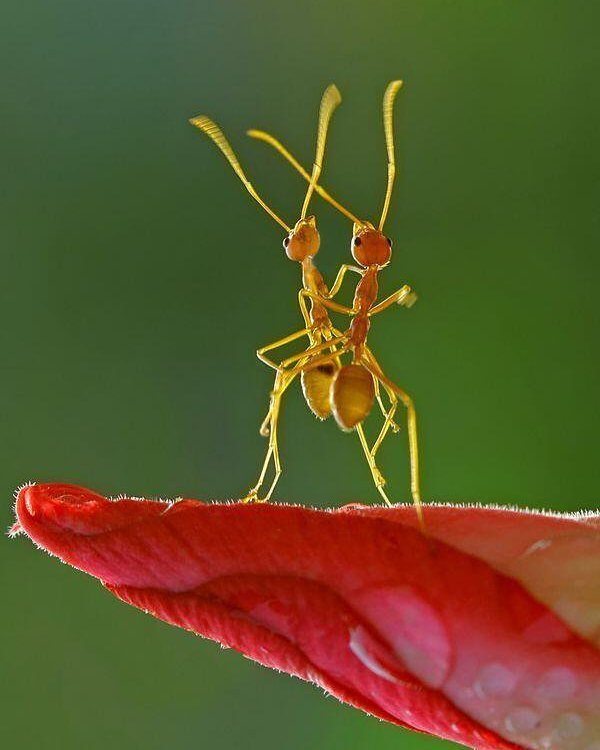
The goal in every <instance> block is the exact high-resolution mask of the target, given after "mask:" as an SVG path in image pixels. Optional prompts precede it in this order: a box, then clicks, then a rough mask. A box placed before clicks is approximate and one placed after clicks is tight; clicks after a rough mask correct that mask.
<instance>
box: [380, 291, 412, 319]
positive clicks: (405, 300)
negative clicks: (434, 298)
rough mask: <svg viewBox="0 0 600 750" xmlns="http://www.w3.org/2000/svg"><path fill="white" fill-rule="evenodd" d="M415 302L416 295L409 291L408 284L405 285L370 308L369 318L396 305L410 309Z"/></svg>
mask: <svg viewBox="0 0 600 750" xmlns="http://www.w3.org/2000/svg"><path fill="white" fill-rule="evenodd" d="M416 301H417V293H416V292H415V291H413V289H411V287H409V286H408V284H405V285H404V286H403V287H401V288H400V289H397V290H396V291H395V292H394V293H393V294H390V296H389V297H386V298H385V299H384V300H383V301H382V302H380V303H379V304H378V305H375V306H374V307H372V308H371V309H370V310H369V317H371V315H377V313H380V312H382V311H383V310H385V309H386V308H387V307H389V306H390V305H393V304H397V305H402V306H404V307H412V306H413V305H414V304H415V302H416Z"/></svg>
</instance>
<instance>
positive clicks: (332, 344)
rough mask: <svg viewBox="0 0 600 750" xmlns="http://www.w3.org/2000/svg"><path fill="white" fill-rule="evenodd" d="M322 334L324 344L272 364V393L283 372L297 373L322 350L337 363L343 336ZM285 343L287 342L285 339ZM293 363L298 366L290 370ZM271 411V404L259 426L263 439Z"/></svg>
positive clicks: (266, 432)
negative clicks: (274, 370) (273, 371)
mask: <svg viewBox="0 0 600 750" xmlns="http://www.w3.org/2000/svg"><path fill="white" fill-rule="evenodd" d="M322 333H323V337H324V338H325V342H323V343H319V344H315V345H314V346H310V347H308V348H307V349H305V350H304V351H303V352H300V353H299V354H295V355H293V356H292V357H288V358H287V359H284V360H282V361H281V362H280V363H279V364H275V363H274V362H273V363H272V366H274V367H275V369H276V370H277V373H278V374H277V375H276V376H275V386H274V389H273V392H276V391H277V384H278V377H279V376H280V375H281V374H282V373H283V372H288V373H289V372H294V373H295V372H296V370H297V371H298V372H299V371H300V370H301V369H302V368H303V367H304V365H305V363H306V362H307V361H309V360H310V359H311V357H314V355H316V354H317V353H319V352H321V351H323V350H326V349H330V350H331V353H332V354H335V355H336V356H335V359H336V361H339V355H338V354H337V352H338V348H337V346H338V344H339V343H341V342H342V341H344V342H345V341H346V337H345V335H344V334H340V335H339V336H338V337H336V338H332V337H331V333H330V332H329V331H327V330H324V331H323V332H322ZM292 336H296V334H292ZM296 337H297V336H296ZM289 338H290V337H288V339H289ZM285 341H286V342H287V339H286V340H285ZM265 348H266V347H265ZM261 351H262V350H261ZM329 358H330V357H329V356H328V357H326V358H325V359H329ZM261 359H262V357H261ZM298 360H299V363H298ZM263 361H264V360H263ZM321 361H325V360H324V359H320V360H319V362H321ZM294 362H297V363H298V364H296V365H295V366H294V367H293V368H292V369H290V368H289V365H292V364H293V363H294ZM298 368H299V369H298ZM271 410H272V403H271V406H270V407H269V411H268V412H267V415H266V417H265V418H264V420H263V422H262V424H261V426H260V430H259V432H260V434H261V435H262V436H263V437H266V436H267V435H268V434H269V422H270V419H271Z"/></svg>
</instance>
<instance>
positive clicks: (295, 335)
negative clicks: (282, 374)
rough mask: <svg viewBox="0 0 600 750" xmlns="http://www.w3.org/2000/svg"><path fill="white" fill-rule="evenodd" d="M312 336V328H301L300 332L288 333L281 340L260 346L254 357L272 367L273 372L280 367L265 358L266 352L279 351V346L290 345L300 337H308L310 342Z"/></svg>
mask: <svg viewBox="0 0 600 750" xmlns="http://www.w3.org/2000/svg"><path fill="white" fill-rule="evenodd" d="M312 334H313V330H312V328H310V327H307V328H302V329H301V330H300V331H296V332H295V333H290V335H289V336H284V337H283V338H282V339H277V341H272V342H271V343H270V344H266V345H265V346H261V348H260V349H257V350H256V356H257V357H258V358H259V359H260V361H261V362H264V363H265V364H266V365H269V367H272V368H273V369H274V370H279V369H280V366H279V365H278V364H277V363H276V362H273V361H272V360H271V359H269V358H268V357H265V354H266V352H270V351H272V350H273V349H279V347H280V346H285V345H286V344H290V343H291V342H292V341H295V340H296V339H299V338H302V336H308V338H309V340H312Z"/></svg>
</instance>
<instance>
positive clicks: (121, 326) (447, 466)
mask: <svg viewBox="0 0 600 750" xmlns="http://www.w3.org/2000/svg"><path fill="white" fill-rule="evenodd" d="M599 21H600V10H599V6H598V5H597V4H595V3H588V2H583V1H579V0H578V1H574V0H559V1H557V0H555V1H554V2H548V0H540V1H538V2H531V1H527V0H525V1H524V2H507V1H506V0H487V1H486V2H477V1H476V0H472V1H470V2H467V1H465V0H457V1H455V2H452V3H449V2H447V1H446V0H437V1H435V0H421V1H420V2H416V1H413V2H406V1H405V0H403V1H396V2H369V3H366V2H362V3H361V2H357V1H356V0H347V1H346V2H337V1H335V0H318V1H317V2H310V3H292V2H272V1H271V2H250V3H249V2H221V3H206V2H198V1H197V0H196V1H194V0H170V2H167V0H162V1H161V2H156V1H152V0H150V1H148V0H146V2H139V1H135V0H118V1H116V0H103V2H90V1H89V0H70V1H69V0H54V2H42V1H41V0H5V2H4V3H3V7H2V22H1V24H0V58H1V61H2V65H1V69H2V72H3V78H4V80H3V83H2V104H3V106H2V117H1V118H0V131H1V136H2V137H1V142H2V145H3V156H2V183H3V185H2V188H3V189H2V200H1V202H0V212H1V221H0V227H1V232H2V244H1V253H2V256H1V257H2V261H1V266H0V278H1V279H2V293H1V294H0V313H1V319H2V325H1V327H0V342H1V350H2V353H3V364H2V369H1V373H2V375H1V377H2V401H1V405H0V410H1V411H0V413H1V414H2V420H1V430H0V441H1V443H0V449H1V455H2V474H1V482H2V492H3V497H4V503H3V511H2V520H3V523H4V525H5V526H8V525H9V524H10V523H11V519H12V500H11V495H12V492H13V490H14V488H15V487H16V486H17V485H19V484H20V483H22V482H24V481H26V480H44V481H53V480H57V481H67V482H75V483H79V484H82V485H85V486H89V487H92V488H95V489H97V490H100V491H102V492H105V493H107V494H117V493H119V492H126V493H132V494H136V495H147V496H152V497H154V496H167V497H173V496H178V495H183V496H191V497H199V498H207V499H215V498H218V499H227V498H232V497H238V496H239V495H240V493H242V492H245V491H246V490H247V489H248V487H249V486H250V485H251V484H252V483H253V482H254V479H255V476H256V472H257V470H258V468H259V462H260V461H261V459H262V456H263V451H264V441H263V439H262V438H260V437H259V435H258V432H257V428H258V424H259V422H260V419H261V418H262V416H263V414H264V412H265V409H266V405H267V394H268V390H269V388H270V385H271V382H272V376H271V373H270V372H269V371H268V370H267V369H266V368H265V367H264V366H263V365H261V364H260V363H259V362H258V361H257V360H256V358H255V356H254V350H255V349H256V347H257V346H258V345H260V344H263V343H265V342H267V341H270V340H272V339H273V338H276V337H279V336H282V335H285V334H286V333H288V332H290V331H293V330H296V329H297V328H298V327H299V324H300V321H299V316H298V312H297V309H296V290H297V288H298V286H299V268H298V267H297V266H296V265H295V264H293V263H290V262H289V261H288V260H287V259H286V258H285V256H284V254H283V250H282V248H281V240H282V233H281V231H280V230H279V228H278V227H277V226H276V225H275V224H274V223H272V222H271V221H270V219H269V218H268V217H267V216H265V215H264V214H263V213H262V212H261V211H260V210H259V209H258V208H257V207H256V206H255V205H254V204H253V203H252V202H251V200H250V199H249V197H248V196H247V194H245V192H244V191H243V189H242V187H241V185H240V184H239V183H238V182H237V180H236V178H235V177H234V175H233V173H232V172H231V171H230V169H229V167H228V166H227V165H226V163H225V161H224V160H223V158H222V156H221V155H220V154H219V153H218V152H217V150H216V149H215V148H214V146H213V145H212V144H210V143H209V141H208V140H207V139H206V138H204V137H203V136H201V135H200V134H199V133H198V132H196V131H194V130H193V129H192V128H191V127H190V126H189V125H188V124H187V118H188V117H189V116H190V115H194V114H198V113H201V112H206V113H209V114H211V115H212V116H213V117H215V119H217V120H218V121H219V122H220V123H221V124H222V126H223V128H224V129H225V131H226V133H227V134H228V135H229V136H230V139H231V141H232V143H233V145H234V147H235V148H236V150H237V151H238V153H239V155H240V158H241V160H242V162H243V163H244V165H245V166H246V168H247V171H248V172H249V174H250V175H251V177H252V179H253V180H254V181H255V183H256V185H257V186H258V187H259V189H261V190H262V191H263V192H264V194H265V196H266V197H267V198H268V199H269V200H270V202H271V203H272V204H273V207H274V208H275V209H276V210H278V211H279V212H280V213H281V214H282V215H283V216H284V217H285V218H286V219H287V220H288V222H291V221H293V220H294V218H295V217H296V216H297V214H298V211H299V207H300V202H301V200H302V196H303V193H304V185H303V183H302V182H301V180H300V179H299V178H297V176H296V175H295V174H293V173H292V172H291V171H290V169H289V168H288V167H287V166H286V165H285V164H283V163H281V162H280V161H279V160H278V159H277V158H276V157H275V156H274V155H273V154H272V153H270V152H269V151H268V150H267V148H266V147H265V146H263V145H262V144H255V143H252V142H250V141H249V140H248V139H246V138H245V136H244V130H245V128H247V127H249V126H256V127H264V128H268V129H271V130H272V131H273V132H275V133H276V134H278V135H280V137H281V138H282V139H283V140H284V141H285V142H286V143H287V144H288V145H289V146H290V148H291V149H292V151H294V152H295V153H296V154H297V155H298V156H299V157H300V158H301V159H302V160H303V161H304V162H305V163H310V160H311V154H312V150H313V144H314V137H315V123H316V112H317V107H318V102H319V98H320V96H321V93H322V91H323V89H324V87H325V85H326V84H328V83H329V82H331V81H335V82H336V83H337V84H338V86H339V87H340V89H341V91H342V94H343V95H344V97H345V101H344V103H343V105H342V107H341V108H340V110H339V111H338V112H337V113H336V115H335V117H334V120H333V123H332V129H331V138H330V142H329V149H328V153H327V159H326V166H325V172H324V177H323V184H325V185H327V186H330V187H331V188H332V190H334V191H335V194H336V195H338V196H339V197H340V198H341V199H342V200H344V201H346V202H347V203H348V204H349V206H350V207H351V208H353V210H354V211H356V212H357V213H359V214H360V215H362V216H366V217H373V216H374V215H375V214H376V212H377V210H378V209H379V208H380V205H381V200H382V197H383V191H384V183H385V172H386V166H385V150H384V145H383V135H382V128H381V122H380V101H381V96H382V93H383V90H384V87H385V85H386V83H387V82H388V81H389V80H390V79H391V78H395V77H402V78H404V80H405V81H406V87H405V89H404V91H403V92H402V93H401V95H400V97H399V99H398V106H397V117H396V132H397V134H398V152H399V159H400V163H401V178H400V180H399V184H398V189H397V190H396V192H395V194H394V200H393V205H392V211H391V214H390V220H389V222H388V227H387V231H388V232H389V234H390V235H391V236H392V237H393V238H394V239H395V253H394V257H393V262H392V265H391V266H390V268H389V269H387V270H386V271H385V273H384V275H383V276H382V286H383V289H382V292H383V293H386V292H389V291H392V290H393V289H395V288H397V287H398V286H400V285H401V284H402V283H404V282H409V283H411V284H412V285H414V287H415V288H416V289H417V290H418V292H419V294H420V299H419V302H418V304H417V305H416V306H415V307H414V308H412V309H411V310H410V311H405V310H403V309H398V308H392V309H390V310H389V311H388V312H386V313H385V314H384V315H381V316H380V317H379V318H378V319H377V321H376V324H375V325H374V326H373V329H372V334H371V338H370V341H371V343H372V346H373V348H374V350H375V352H376V353H377V355H378V356H379V357H380V359H381V361H382V363H383V364H384V365H385V366H386V368H387V369H388V371H389V373H390V375H391V376H392V377H394V378H395V379H397V381H398V382H399V383H401V384H402V385H403V386H404V387H405V388H406V389H407V390H408V391H409V392H410V393H411V394H412V395H413V396H414V398H415V401H416V404H417V407H418V412H419V416H420V424H421V436H422V441H423V451H422V459H423V484H424V494H425V497H426V498H429V499H436V500H452V501H460V500H467V501H468V500H480V501H483V502H492V501H498V502H513V503H517V504H519V505H521V506H543V507H546V508H552V509H555V510H574V509H577V508H581V507H588V508H589V507H595V506H596V504H597V499H598V484H599V479H600V470H599V463H598V459H597V452H598V446H599V440H598V434H597V429H598V423H599V415H600V409H599V407H600V391H599V389H598V387H597V386H598V369H599V357H598V345H597V336H598V323H599V313H598V300H597V290H598V282H599V263H598V239H599V220H598V198H599V177H600V169H599V168H600V164H599V155H600V148H599V143H598V132H599V130H598V125H599V122H598V121H599V114H600V102H599V95H598V78H597V73H598V64H599V57H600V55H599V48H598V23H599ZM314 207H315V209H316V210H317V213H318V217H319V222H320V227H321V231H322V235H323V237H324V242H323V247H322V251H321V254H320V256H319V262H320V266H321V268H322V270H323V271H324V273H325V275H326V277H327V278H328V279H331V278H332V276H333V274H334V272H335V270H336V268H337V267H338V266H339V264H340V263H342V262H344V261H346V260H348V258H349V254H348V241H349V229H350V227H349V226H348V223H347V222H346V221H345V220H344V219H343V217H340V216H338V215H336V214H335V212H333V211H332V210H331V209H330V208H329V207H327V206H325V205H323V204H322V203H320V202H319V201H318V199H317V200H316V201H315V204H314ZM281 434H282V444H283V455H284V460H285V465H286V468H287V470H286V473H285V475H284V476H283V478H282V480H281V483H280V485H279V488H278V492H277V498H278V499H280V500H287V501H293V502H305V503H310V504H315V505H331V504H333V505H337V504H341V503H344V502H348V501H351V500H365V501H367V502H371V501H375V500H376V496H375V492H374V490H373V488H372V486H371V483H370V478H369V474H368V471H367V469H366V467H365V465H364V463H363V461H362V459H361V456H360V452H359V446H358V442H357V440H356V438H354V437H353V436H348V435H345V434H342V433H340V432H339V431H338V430H337V428H336V427H335V425H334V424H333V423H325V424H320V423H318V422H316V420H315V419H314V418H313V417H312V416H311V415H310V414H309V412H308V410H307V409H306V407H305V405H304V402H303V400H302V398H301V396H300V394H299V391H298V389H297V388H296V389H295V390H294V392H293V393H290V395H289V398H288V399H287V402H286V404H285V413H284V415H283V420H282V427H281ZM381 463H382V465H383V467H384V468H385V469H386V470H387V473H388V475H389V478H390V485H389V487H390V491H391V494H392V496H393V497H394V498H395V499H397V500H406V499H407V498H408V491H407V486H408V485H407V483H408V476H407V458H406V445H405V436H404V434H401V435H400V436H398V437H393V438H390V439H389V443H388V444H387V445H386V446H385V447H384V449H383V450H382V453H381ZM0 558H1V560H0V565H1V568H0V572H1V583H2V618H1V620H0V623H1V624H0V628H1V632H0V637H1V643H2V667H1V669H2V681H1V685H0V706H1V712H2V715H1V716H0V719H1V723H2V737H3V740H4V742H5V743H6V746H7V747H8V746H10V747H11V748H15V749H17V748H18V749H19V750H21V749H23V750H25V749H28V748H42V749H46V748H63V749H64V750H70V749H71V748H86V749H88V748H89V749H90V750H94V749H95V748H99V749H100V748H101V749H102V750H105V748H107V747H110V748H115V750H119V749H121V748H137V747H144V748H146V749H147V750H155V749H157V750H158V749H161V750H162V749H166V748H197V747H210V748H211V749H215V750H216V749H221V750H226V749H227V750H228V749H229V748H237V747H241V746H245V747H250V748H254V747H261V748H281V747H285V748H292V749H293V748H331V749H333V748H352V747H361V748H362V747H373V748H378V749H379V748H381V749H384V748H398V747H403V748H432V749H434V748H442V747H450V746H449V745H448V744H445V743H441V742H437V741H435V740H432V739H423V738H421V737H417V736H416V735H412V734H410V733H408V732H405V731H403V730H400V729H397V728H395V727H392V726H388V725H385V724H382V723H380V722H378V721H376V720H375V719H372V718H369V717H367V716H364V715H362V714H360V713H359V712H357V711H354V710H352V709H350V708H347V707H345V706H341V705H340V704H338V703H337V702H336V701H334V700H332V699H328V700H325V699H324V698H323V696H322V695H321V694H320V693H319V691H318V690H316V689H315V688H314V687H312V686H309V685H306V684H302V683H300V682H298V681H295V680H291V679H289V678H287V677H285V676H282V675H278V674H276V673H274V672H269V671H267V670H264V669H261V668H259V667H257V666H255V665H253V664H251V663H250V662H247V661H245V660H244V659H243V658H242V657H240V656H239V655H237V654H235V653H233V652H223V651H221V650H220V649H219V648H218V647H217V646H215V645H214V644H212V643H209V642H205V641H202V640H200V639H199V638H195V637H193V636H191V635H189V634H186V633H184V632H181V631H177V630H175V629H171V628H169V627H168V626H166V625H163V624H161V623H159V622H157V621H155V620H153V619H152V618H150V617H147V616H145V615H143V614H142V613H141V612H138V611H135V610H133V609H130V608H128V607H126V606H124V605H123V604H120V603H118V602H117V601H115V600H114V599H113V598H112V597H111V596H110V595H109V594H107V593H106V592H104V591H103V590H102V589H101V588H100V586H99V585H98V584H97V583H96V582H95V581H93V580H91V579H89V578H87V577H86V576H84V575H82V574H79V573H75V572H74V571H72V570H70V569H68V568H67V567H65V566H62V565H60V564H59V563H58V562H57V561H55V560H52V559H50V558H48V557H46V556H45V555H42V554H40V553H38V552H37V551H36V550H35V549H34V548H33V546H32V545H31V544H30V543H28V542H27V541H26V540H23V539H19V540H17V541H14V542H9V541H8V540H5V541H4V542H2V543H1V544H0Z"/></svg>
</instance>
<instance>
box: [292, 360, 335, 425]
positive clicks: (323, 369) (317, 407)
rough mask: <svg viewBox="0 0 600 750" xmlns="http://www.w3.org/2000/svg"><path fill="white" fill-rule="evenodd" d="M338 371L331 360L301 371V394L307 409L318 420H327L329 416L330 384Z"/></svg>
mask: <svg viewBox="0 0 600 750" xmlns="http://www.w3.org/2000/svg"><path fill="white" fill-rule="evenodd" d="M339 369H340V366H339V364H338V363H337V362H336V361H335V360H333V359H332V360H329V361H328V362H323V363H322V364H320V365H317V366H316V367H313V368H311V369H310V370H303V371H302V374H301V376H300V380H301V383H302V393H303V394H304V398H305V400H306V403H307V404H308V407H309V409H310V410H311V411H312V413H313V414H314V415H315V417H318V418H319V419H327V417H328V416H329V415H330V414H331V384H332V382H333V380H334V378H335V376H336V374H337V373H338V371H339Z"/></svg>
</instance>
